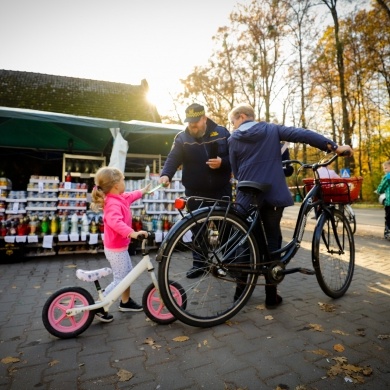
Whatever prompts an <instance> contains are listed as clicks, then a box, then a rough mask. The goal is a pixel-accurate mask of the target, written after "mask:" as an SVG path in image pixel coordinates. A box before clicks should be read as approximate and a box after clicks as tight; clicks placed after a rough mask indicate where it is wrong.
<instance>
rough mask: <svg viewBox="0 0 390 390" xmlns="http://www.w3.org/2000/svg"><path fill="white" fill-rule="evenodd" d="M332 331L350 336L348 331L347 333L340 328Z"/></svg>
mask: <svg viewBox="0 0 390 390" xmlns="http://www.w3.org/2000/svg"><path fill="white" fill-rule="evenodd" d="M332 333H337V334H341V335H342V336H349V334H348V333H345V332H343V331H342V330H338V329H335V330H332Z"/></svg>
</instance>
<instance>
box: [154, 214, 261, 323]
mask: <svg viewBox="0 0 390 390" xmlns="http://www.w3.org/2000/svg"><path fill="white" fill-rule="evenodd" d="M195 230H196V231H197V233H196V234H197V236H196V238H194V237H195V236H194V237H191V236H192V232H194V231H195ZM247 231H248V224H247V223H245V221H244V220H243V219H241V218H239V217H238V216H237V215H235V214H227V215H226V214H225V211H222V210H214V211H213V213H212V215H209V211H207V210H206V211H204V210H203V211H202V210H198V211H196V212H194V213H193V216H192V217H185V218H183V219H182V220H181V221H179V222H178V223H177V224H176V225H175V226H174V227H173V228H172V229H171V231H170V233H169V234H168V236H167V237H166V238H165V240H164V242H163V243H162V245H161V247H160V253H159V254H158V257H157V259H158V260H159V261H160V263H159V271H158V278H159V288H160V293H161V296H162V298H163V300H164V302H165V304H166V306H167V308H168V310H169V311H170V312H171V313H172V314H173V315H174V316H175V317H176V318H177V319H179V320H180V321H182V322H183V323H185V324H187V325H191V326H197V327H202V328H206V327H211V326H215V325H219V324H222V323H224V322H225V321H227V320H228V319H230V318H231V317H233V316H234V315H236V314H237V313H238V312H239V311H240V310H241V309H242V308H243V307H244V305H245V304H246V302H247V301H248V299H249V298H250V296H251V295H252V293H253V290H254V288H255V285H256V281H257V278H258V275H257V274H256V273H249V272H245V273H243V272H242V269H241V272H240V270H238V268H237V267H240V266H241V267H246V269H248V270H254V269H256V259H259V253H258V252H259V251H258V247H257V243H256V239H255V236H254V234H253V232H251V233H250V235H249V236H248V237H247V239H246V240H245V242H244V241H243V238H244V236H245V234H246V233H247ZM239 243H240V244H241V245H238V244H239ZM234 246H237V247H236V250H233V247H234ZM193 252H194V253H195V254H196V256H200V257H201V258H202V259H203V261H204V264H205V267H204V268H203V272H204V273H203V274H202V275H201V276H199V277H197V278H187V275H186V273H187V271H188V270H189V269H190V268H191V267H192V265H193ZM229 252H230V254H229ZM227 254H229V256H227ZM223 256H225V259H224V260H225V261H224V263H223V264H222V263H221V262H219V261H218V260H220V259H223ZM257 267H258V265H257ZM171 281H173V282H175V283H180V285H181V286H183V288H184V291H185V293H186V306H185V305H182V306H180V305H179V304H178V303H177V301H176V300H175V298H174V296H173V295H172V293H171V290H170V289H169V287H168V286H169V283H170V282H171Z"/></svg>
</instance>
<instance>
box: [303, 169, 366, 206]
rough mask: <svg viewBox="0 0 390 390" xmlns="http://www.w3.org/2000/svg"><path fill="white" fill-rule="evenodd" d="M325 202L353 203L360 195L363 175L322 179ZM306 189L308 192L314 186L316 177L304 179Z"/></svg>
mask: <svg viewBox="0 0 390 390" xmlns="http://www.w3.org/2000/svg"><path fill="white" fill-rule="evenodd" d="M320 181H321V187H322V193H323V196H324V202H326V203H343V204H347V203H352V202H354V201H355V200H356V199H357V198H358V197H359V192H360V188H361V186H362V182H363V177H361V176H358V177H349V178H344V177H343V178H337V179H320ZM303 183H304V185H305V191H306V193H308V192H309V191H310V190H311V189H312V188H313V186H314V179H311V178H310V179H303Z"/></svg>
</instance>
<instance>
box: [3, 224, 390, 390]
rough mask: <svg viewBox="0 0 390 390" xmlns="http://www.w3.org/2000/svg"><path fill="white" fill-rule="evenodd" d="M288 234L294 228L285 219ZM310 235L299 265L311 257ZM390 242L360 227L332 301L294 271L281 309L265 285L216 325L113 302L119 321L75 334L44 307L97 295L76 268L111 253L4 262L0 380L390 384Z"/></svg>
mask: <svg viewBox="0 0 390 390" xmlns="http://www.w3.org/2000/svg"><path fill="white" fill-rule="evenodd" d="M368 231H374V229H371V230H370V229H369V228H368ZM283 232H284V235H285V237H288V236H289V234H291V229H290V228H289V227H288V223H286V224H285V228H284V229H283ZM309 233H310V232H308V236H307V239H306V236H305V241H304V243H303V245H302V249H301V250H300V251H299V252H298V254H297V255H296V257H295V259H293V261H292V264H293V265H294V266H298V265H302V266H304V267H309V266H310V264H311V255H310V236H309ZM389 248H390V242H388V241H385V240H383V239H382V238H381V236H380V233H378V234H375V233H372V234H370V235H367V234H366V233H362V234H357V235H356V268H355V274H354V279H353V281H352V284H351V287H350V289H349V290H348V292H347V294H346V295H345V296H344V297H342V298H341V299H339V300H332V299H330V298H328V297H327V296H326V295H325V294H324V293H323V292H322V290H321V289H320V287H319V286H318V283H317V281H316V277H315V276H307V275H303V274H293V275H287V276H286V278H285V279H284V281H283V282H282V283H281V285H280V286H279V291H280V293H281V295H282V296H283V299H284V301H283V304H282V305H281V306H280V307H279V308H278V309H277V310H273V311H268V310H266V309H264V307H263V303H264V288H263V287H262V286H259V287H258V288H256V290H255V292H254V294H253V296H252V298H251V299H250V301H249V302H248V304H247V306H246V307H245V308H244V309H243V310H242V311H241V312H240V313H239V314H238V315H236V316H235V317H234V318H233V319H232V320H231V321H229V322H228V323H227V324H223V325H220V326H217V327H214V328H209V329H200V328H194V327H190V326H187V325H185V324H183V323H180V322H179V321H176V322H174V323H173V324H171V325H167V326H162V325H156V324H154V323H153V322H151V321H149V320H147V319H146V316H145V315H144V313H121V312H119V311H118V309H117V307H114V306H113V307H112V310H111V312H112V314H113V315H114V317H115V320H114V321H113V322H112V323H110V324H102V323H100V322H96V321H94V322H93V323H92V325H91V326H90V328H89V329H87V330H86V331H85V332H84V333H83V334H82V335H80V336H79V337H78V338H75V339H69V340H60V339H57V338H55V337H53V336H52V335H50V334H49V333H48V332H47V331H46V329H45V328H44V326H43V324H42V320H41V311H42V307H43V305H44V303H45V301H46V299H47V298H48V296H49V295H50V294H51V293H52V292H54V291H56V290H57V289H59V288H61V287H65V286H77V285H78V286H83V287H86V288H87V289H89V290H90V291H91V292H92V291H93V286H90V285H87V286H86V284H85V283H83V282H80V281H79V280H77V279H76V277H75V267H76V266H77V267H80V268H87V269H95V268H100V267H102V266H105V265H107V262H106V260H105V259H104V256H103V255H90V254H86V255H77V256H72V255H67V256H56V257H40V258H35V259H32V260H29V261H26V262H20V263H12V264H0V314H1V316H0V351H1V352H0V389H7V390H8V389H12V390H25V389H26V390H31V389H42V390H48V389H50V390H51V389H53V390H54V389H56V390H62V389H63V390H69V389H79V390H91V389H104V390H114V389H137V390H144V389H145V390H150V389H158V390H176V389H177V390H179V389H182V390H184V389H211V390H214V389H218V390H233V389H234V390H237V389H248V390H249V389H250V390H252V389H256V390H257V389H300V390H304V389H306V390H314V389H319V390H327V389H332V390H334V389H364V390H365V389H375V390H376V389H385V388H390V256H389ZM151 255H153V252H152V253H151ZM139 260H140V256H138V255H136V256H133V262H134V264H136V263H137V262H138V261H139ZM149 283H150V280H149V277H148V275H147V274H144V275H142V276H141V277H140V278H139V279H138V280H137V281H136V283H135V284H134V286H133V287H132V295H133V296H134V297H135V299H136V300H137V301H141V297H142V293H143V290H144V289H145V287H146V286H147V285H148V284H149ZM325 309H326V310H325ZM269 316H272V317H269ZM177 336H187V337H188V340H187V341H183V342H177V341H174V340H173V339H174V338H176V337H177ZM129 373H131V374H132V377H131V378H129V375H130V374H129ZM126 375H127V376H126Z"/></svg>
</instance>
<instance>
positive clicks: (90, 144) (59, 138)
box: [0, 107, 184, 155]
mask: <svg viewBox="0 0 390 390" xmlns="http://www.w3.org/2000/svg"><path fill="white" fill-rule="evenodd" d="M110 129H120V132H121V134H122V136H123V137H124V138H125V139H126V140H127V141H128V143H129V153H149V154H162V155H167V154H168V153H169V150H170V149H171V145H172V141H173V138H174V136H175V135H176V134H177V133H178V132H179V131H181V130H183V129H184V127H183V126H180V125H164V124H162V123H153V122H142V121H130V122H121V121H116V120H108V119H101V118H90V117H82V116H74V115H67V114H59V113H52V112H46V111H37V110H29V109H18V108H9V107H0V147H4V148H19V149H33V150H35V151H63V152H69V151H72V152H73V153H80V154H108V153H109V152H110V150H111V148H112V144H113V135H112V133H111V131H110ZM0 151H1V150H0Z"/></svg>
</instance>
